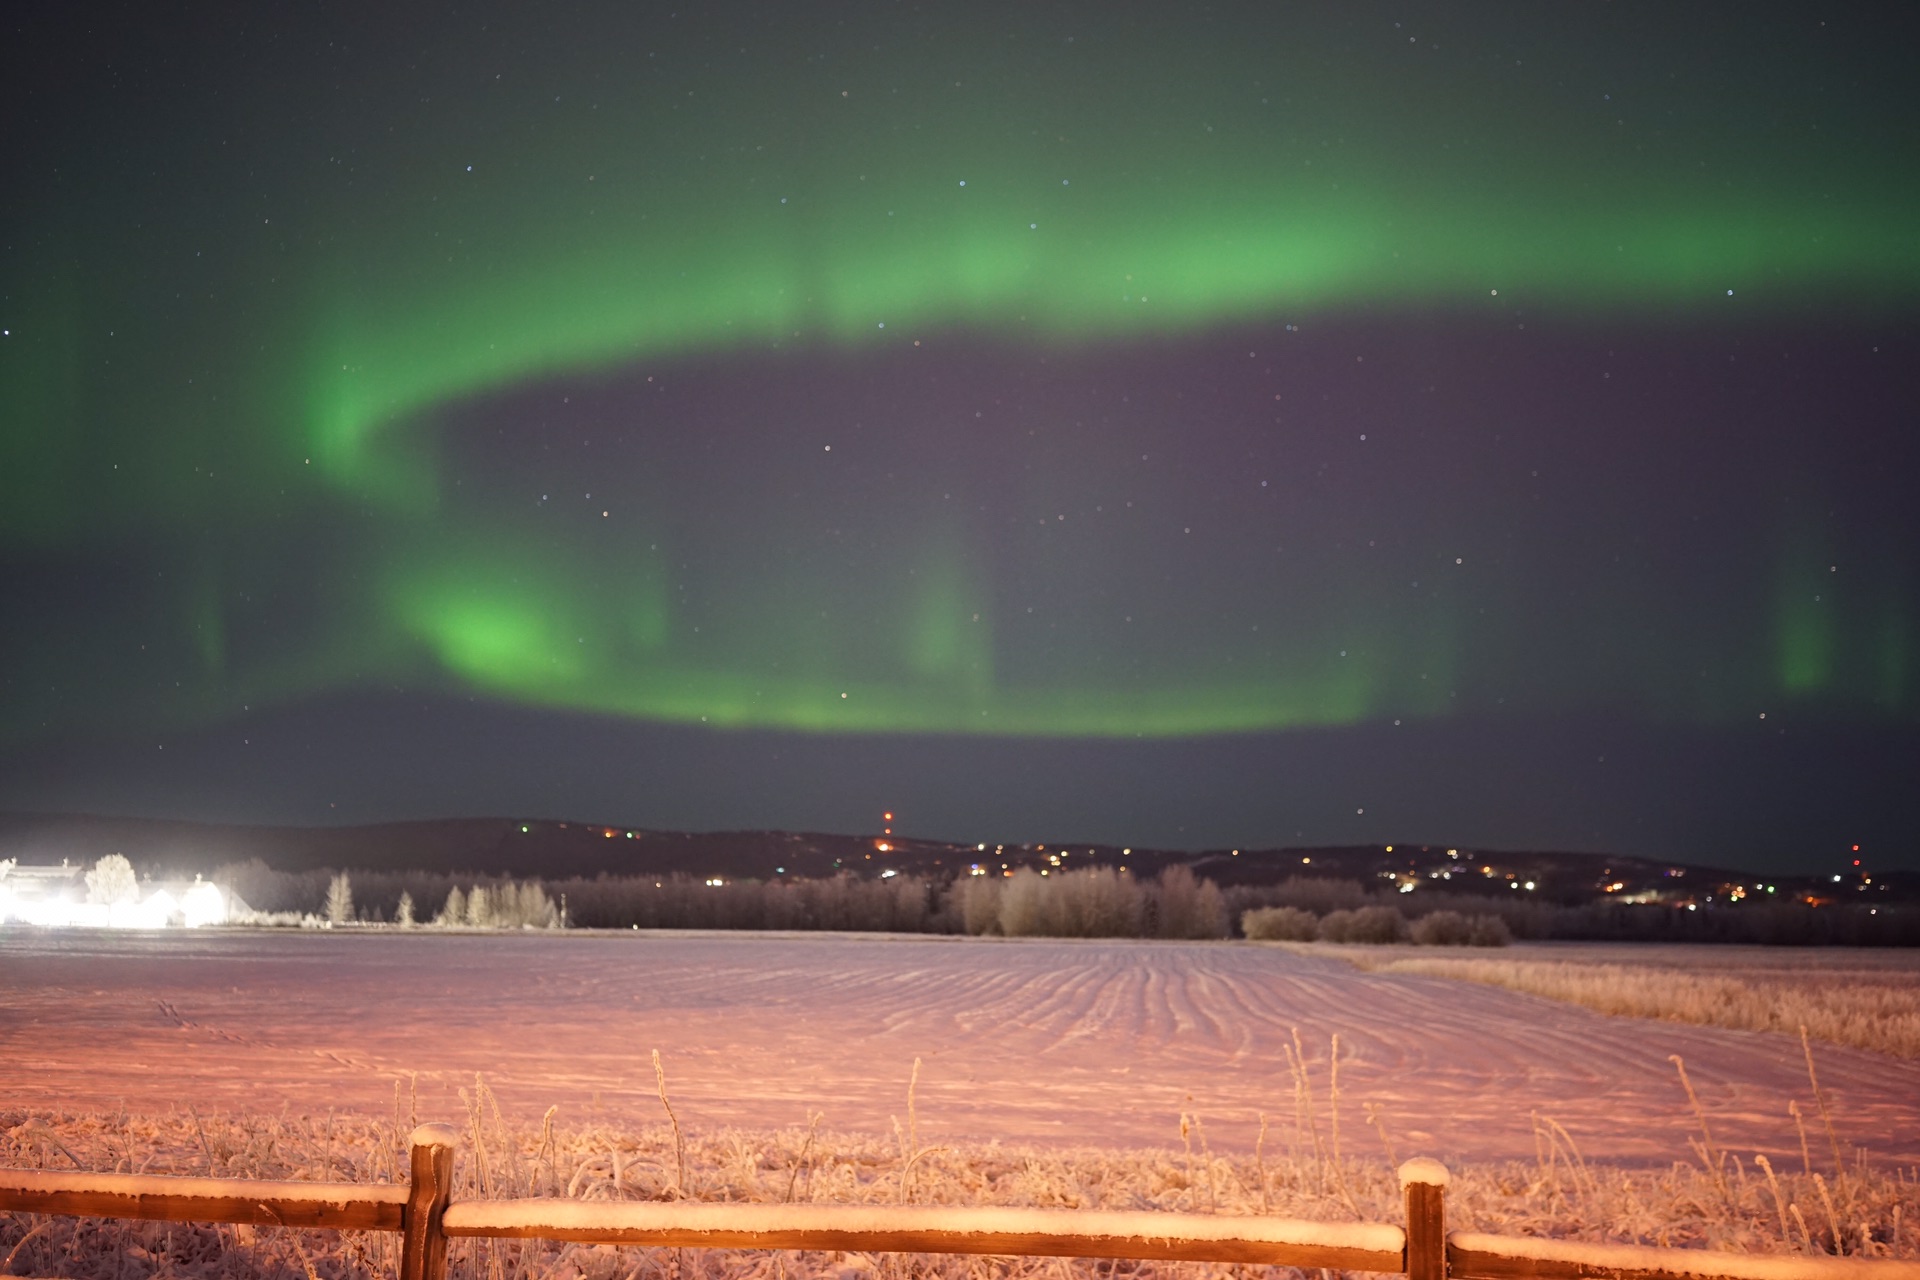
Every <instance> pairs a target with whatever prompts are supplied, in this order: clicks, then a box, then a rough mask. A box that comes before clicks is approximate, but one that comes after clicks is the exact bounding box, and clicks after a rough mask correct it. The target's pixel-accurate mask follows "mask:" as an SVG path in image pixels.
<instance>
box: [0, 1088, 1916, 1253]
mask: <svg viewBox="0 0 1920 1280" xmlns="http://www.w3.org/2000/svg"><path fill="white" fill-rule="evenodd" d="M1296 1083H1297V1084H1298V1085H1299V1086H1300V1087H1298V1088H1297V1089H1296V1092H1295V1097H1294V1099H1293V1103H1294V1107H1293V1111H1292V1113H1291V1114H1288V1115H1283V1116H1270V1117H1268V1118H1267V1122H1266V1124H1265V1126H1264V1127H1263V1129H1262V1131H1261V1133H1260V1135H1259V1137H1258V1140H1257V1141H1256V1142H1255V1143H1254V1144H1253V1146H1252V1150H1251V1151H1250V1152H1243V1153H1235V1154H1225V1153H1223V1152H1221V1151H1219V1150H1217V1149H1215V1147H1214V1145H1213V1144H1212V1142H1210V1140H1209V1134H1208V1129H1207V1126H1206V1124H1205V1122H1204V1120H1203V1118H1201V1117H1183V1119H1182V1122H1181V1125H1180V1130H1179V1132H1178V1133H1177V1134H1170V1135H1169V1142H1168V1144H1167V1145H1166V1146H1164V1147H1160V1148H1152V1149H1136V1150H1111V1149H1105V1148H1093V1147H1040V1146H1020V1145H1014V1144H1005V1143H997V1142H996V1143H971V1144H942V1145H932V1146H930V1145H924V1144H922V1143H921V1141H920V1139H919V1136H918V1125H917V1119H916V1117H915V1115H914V1112H913V1108H912V1096H911V1092H910V1093H909V1095H908V1098H907V1099H906V1101H907V1106H906V1107H905V1108H903V1113H904V1116H905V1119H904V1122H903V1121H902V1120H901V1119H899V1118H894V1119H893V1120H892V1123H891V1132H890V1133H882V1134H875V1133H854V1132H836V1131H829V1130H824V1129H821V1128H819V1127H818V1124H817V1122H816V1124H815V1125H814V1126H812V1127H798V1126H796V1127H790V1128H784V1129H767V1130H746V1129H731V1128H724V1129H714V1130H711V1131H686V1132H682V1131H681V1130H680V1129H678V1128H677V1127H676V1126H674V1125H672V1124H670V1123H666V1122H664V1121H663V1122H662V1123H660V1124H657V1125H652V1126H646V1127H638V1128H636V1127H625V1126H612V1125H607V1124H602V1123H598V1122H596V1121H595V1120H594V1119H593V1117H592V1116H591V1115H588V1116H584V1117H578V1118H573V1119H571V1120H568V1121H562V1120H561V1119H560V1118H559V1117H558V1116H557V1114H556V1112H557V1110H558V1109H557V1108H556V1109H555V1110H554V1111H549V1112H548V1113H547V1116H546V1118H545V1121H544V1123H543V1124H541V1125H540V1126H538V1127H525V1128H515V1127H513V1126H512V1125H510V1124H509V1122H508V1121H507V1120H506V1119H504V1118H503V1114H502V1112H501V1110H500V1108H499V1107H498V1106H497V1105H496V1104H495V1103H494V1101H493V1098H492V1096H491V1094H490V1093H489V1091H488V1090H487V1088H486V1086H485V1085H484V1083H482V1082H480V1081H475V1085H474V1088H473V1089H472V1090H470V1091H465V1092H464V1093H463V1098H464V1099H465V1101H466V1103H467V1111H466V1114H465V1115H464V1116H462V1117H459V1123H460V1128H461V1129H462V1130H463V1133H462V1139H463V1140H462V1146H461V1150H460V1154H459V1157H458V1162H457V1166H456V1179H457V1191H456V1196H457V1197H458V1198H475V1197H478V1198H510V1197H520V1196H565V1197H572V1198H577V1199H584V1200H654V1201H671V1200H676V1199H691V1200H698V1201H707V1202H735V1203H739V1202H746V1203H762V1204H778V1203H818V1204H853V1205H894V1204H929V1205H967V1206H1019V1207H1034V1208H1065V1209H1120V1210H1136V1211H1137V1210H1156V1211H1173V1212H1188V1213H1208V1214H1261V1213H1270V1214H1275V1215H1281V1216H1287V1217H1296V1218H1306V1219H1313V1220H1323V1221H1341V1220H1355V1219H1360V1220H1373V1221H1384V1222H1399V1221H1400V1220H1401V1218H1402V1209H1401V1202H1400V1191H1399V1185H1398V1182H1397V1179H1396V1177H1395V1173H1394V1169H1393V1166H1392V1164H1391V1162H1390V1160H1387V1159H1378V1158H1373V1159H1362V1158H1355V1157H1353V1156H1351V1155H1348V1154H1345V1153H1343V1152H1342V1151H1341V1148H1340V1146H1339V1135H1338V1133H1337V1131H1330V1127H1329V1125H1328V1123H1327V1120H1326V1118H1325V1117H1326V1116H1327V1115H1328V1114H1330V1111H1331V1109H1330V1108H1328V1107H1327V1106H1326V1102H1327V1101H1328V1099H1326V1098H1320V1099H1316V1098H1315V1097H1314V1093H1315V1088H1314V1087H1312V1086H1313V1084H1314V1082H1310V1081H1308V1080H1306V1079H1305V1078H1304V1077H1302V1076H1300V1075H1298V1074H1297V1073H1296ZM421 1118H427V1117H417V1116H415V1115H414V1114H413V1113H412V1108H411V1105H410V1104H409V1103H408V1102H407V1101H406V1100H404V1099H403V1098H402V1097H400V1096H399V1095H398V1094H396V1097H395V1100H394V1106H393V1110H392V1114H391V1115H388V1116H381V1117H367V1116H333V1115H328V1116H325V1117H314V1116H293V1115H289V1114H286V1113H282V1114H279V1115H198V1114H195V1113H193V1112H185V1113H180V1112H173V1113H168V1114H165V1115H160V1116H132V1115H125V1114H121V1115H103V1114H46V1113H33V1114H28V1113H23V1112H17V1111H16V1112H11V1113H0V1164H5V1165H9V1166H15V1167H26V1168H45V1169H84V1170H90V1171H98V1172H118V1173H167V1174H184V1175H217V1176H221V1177H239V1178H262V1179H293V1180H313V1181H334V1182H362V1183H364V1182H389V1181H400V1180H403V1179H404V1177H405V1168H406V1154H405V1151H404V1143H405V1140H406V1135H407V1134H408V1133H409V1132H410V1131H411V1129H412V1126H413V1124H414V1122H415V1120H416V1119H421ZM1535 1133H1536V1143H1537V1152H1536V1158H1535V1159H1534V1160H1532V1161H1528V1162H1510V1163H1499V1164H1493V1163H1488V1164H1477V1165H1459V1166H1455V1167H1454V1168H1453V1169H1452V1170H1451V1172H1452V1182H1451V1185H1450V1187H1449V1190H1448V1198H1447V1212H1448V1221H1449V1226H1450V1227H1452V1228H1455V1229H1461V1230H1470V1231H1491V1232H1499V1233H1503V1234H1524V1235H1538V1236H1549V1237H1554V1238H1560V1239H1569V1240H1586V1241H1613V1242H1621V1243H1638V1244H1652V1245H1660V1246H1671V1247H1703V1248H1710V1249H1723V1250H1731V1251H1735V1252H1742V1253H1757V1254H1832V1253H1835V1252H1841V1253H1846V1254H1849V1255H1858V1256H1869V1257H1889V1256H1892V1257H1906V1258H1912V1257H1916V1256H1920V1232H1916V1229H1915V1228H1916V1223H1915V1216H1916V1210H1920V1189H1917V1186H1920V1184H1917V1182H1916V1178H1917V1177H1920V1171H1916V1170H1913V1169H1883V1168H1875V1167H1870V1166H1869V1165H1867V1164H1866V1162H1865V1161H1864V1159H1863V1158H1862V1157H1860V1156H1859V1155H1857V1154H1855V1155H1851V1156H1848V1155H1844V1154H1843V1155H1842V1160H1843V1165H1844V1167H1842V1168H1840V1169H1838V1170H1836V1169H1835V1168H1833V1167H1831V1162H1830V1161H1829V1162H1828V1165H1827V1166H1825V1167H1821V1160H1820V1158H1819V1157H1812V1158H1811V1163H1812V1164H1813V1165H1814V1166H1816V1168H1814V1169H1804V1168H1794V1169H1784V1168H1771V1167H1769V1166H1768V1165H1767V1163H1766V1161H1765V1160H1764V1158H1761V1157H1757V1156H1751V1155H1747V1156H1743V1155H1742V1154H1741V1153H1738V1152H1729V1151H1720V1150H1717V1149H1712V1148H1708V1147H1706V1146H1704V1145H1702V1146H1700V1147H1699V1148H1698V1149H1697V1154H1698V1156H1699V1158H1698V1159H1697V1160H1696V1161H1694V1162H1690V1163H1675V1164H1673V1165H1671V1166H1669V1167H1667V1168H1664V1169H1636V1168H1624V1167H1614V1166H1602V1165H1592V1164H1588V1163H1587V1162H1586V1161H1585V1160H1584V1159H1583V1158H1582V1157H1581V1155H1580V1153H1579V1152H1578V1151H1577V1150H1576V1149H1575V1147H1574V1144H1573V1141H1572V1139H1571V1138H1570V1137H1568V1135H1567V1134H1566V1133H1565V1131H1564V1130H1562V1129H1560V1127H1559V1126H1558V1125H1556V1124H1555V1123H1554V1122H1553V1121H1551V1120H1549V1119H1540V1120H1537V1121H1536V1122H1535ZM1382 1136H1384V1137H1387V1138H1389V1140H1390V1136H1391V1135H1384V1134H1383V1135H1382ZM1351 1138H1352V1135H1349V1139H1350V1140H1351ZM1821 1155H1822V1156H1824V1155H1825V1152H1824V1151H1822V1152H1821ZM397 1249H398V1237H397V1236H392V1235H384V1234H371V1233H352V1232H339V1233H336V1232H319V1231H275V1230H267V1229H257V1228H250V1227H244V1226H239V1227H230V1226H210V1225H191V1224H168V1223H143V1222H121V1221H111V1220H100V1219H73V1218H59V1217H34V1216H28V1215H0V1273H4V1274H16V1275H33V1276H56V1275H57V1276H65V1277H75V1278H76V1280H109V1278H110V1280H129V1277H135V1276H148V1275H152V1276H180V1277H193V1278H195V1280H200V1278H205V1280H241V1277H247V1278H249V1280H253V1278H259V1280H275V1278H278V1277H285V1278H286V1280H347V1278H349V1277H360V1276H387V1275H391V1274H393V1268H394V1266H395V1262H396V1253H397ZM452 1259H453V1271H454V1274H456V1275H461V1276H466V1277H485V1280H553V1278H562V1280H655V1278H658V1280H689V1278H691V1277H706V1276H715V1277H718V1276H747V1277H781V1278H783V1280H784V1277H787V1276H794V1277H802V1276H804V1277H813V1276H831V1277H835V1278H836V1280H867V1278H868V1277H872V1280H896V1278H904V1277H907V1276H927V1277H941V1278H942V1280H962V1278H967V1280H999V1278H1002V1277H1009V1278H1010V1277H1039V1276H1063V1275H1067V1274H1089V1275H1097V1276H1103V1277H1104V1276H1146V1275H1155V1276H1159V1275H1181V1276H1191V1277H1203V1276H1208V1277H1211V1276H1223V1277H1224V1276H1229V1275H1231V1276H1233V1277H1236V1280H1240V1278H1247V1277H1251V1276H1254V1275H1256V1274H1257V1275H1262V1276H1271V1277H1276V1278H1278V1277H1281V1276H1287V1275H1292V1274H1295V1273H1293V1272H1292V1271H1291V1270H1290V1269H1287V1268H1258V1267H1226V1266H1206V1265H1200V1264H1171V1263H1150V1262H1141V1263H1133V1262H1098V1263H1093V1262H1073V1261H1061V1260H1057V1259H1039V1258H1022V1259H1004V1258H970V1257H959V1256H901V1255H871V1256H869V1255H861V1254H845V1253H764V1252H757V1251H748V1250H711V1251H701V1250H673V1249H656V1250H648V1249H637V1248H627V1249H615V1248H611V1247H604V1246H583V1245H572V1244H555V1243H548V1242H540V1241H525V1242H522V1241H481V1240H467V1241H455V1242H454V1243H453V1246H452Z"/></svg>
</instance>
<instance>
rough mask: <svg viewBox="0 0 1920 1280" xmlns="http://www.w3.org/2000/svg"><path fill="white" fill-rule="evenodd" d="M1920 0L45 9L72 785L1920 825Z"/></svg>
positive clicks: (29, 332)
mask: <svg viewBox="0 0 1920 1280" xmlns="http://www.w3.org/2000/svg"><path fill="white" fill-rule="evenodd" d="M40 10H45V12H40ZM401 10H405V11H404V12H401ZM236 15H239V16H236ZM1901 21H1902V22H1904V23H1905V25H1900V24H1895V25H1891V26H1890V25H1889V24H1888V22H1887V20H1886V13H1885V11H1884V9H1882V8H1881V7H1878V6H1854V7H1841V8H1837V9H1823V8H1820V7H1817V6H1816V7H1814V8H1811V9H1809V8H1804V7H1800V6H1773V5H1765V4H1747V3H1741V4H1731V3H1728V4H1699V5H1673V4H1670V3H1648V4H1610V5H1590V6H1579V7H1572V6H1537V5H1519V4H1515V5H1511V6H1493V5H1485V4H1479V5H1460V6H1434V5H1413V6H1390V5H1380V4H1370V3H1364V2H1362V3H1338V4H1335V3H1320V4H1311V5H1305V4H1293V3H1259V4H1246V5H1233V4H1224V5H1213V6H1210V7H1206V8H1201V7H1199V6H1192V5H1174V4H1167V5H1137V4H1135V5H1130V4H1124V3H1120V4H1116V3H1101V4H1088V5H1066V4H1054V5H1030V4H1015V5H993V4H967V5H922V6H917V7H916V6H909V5H900V4H848V5H834V6H812V5H801V4H771V3H760V4H734V5H694V4H689V5H687V6H685V7H683V8H682V9H681V10H679V11H675V10H673V9H671V8H669V7H667V6H664V5H637V4H615V3H585V4H542V5H538V6H530V5H509V4H499V3H487V2H483V3H479V4H472V5H464V6H460V7H459V8H457V9H454V8H448V9H446V10H442V11H433V12H428V11H427V10H426V8H425V7H424V6H422V7H415V6H370V5H369V6H340V5H334V6H325V7H322V6H311V5H301V6H291V5H286V6H281V5H273V4H268V5H260V6H248V7H242V8H237V9H235V8H231V7H227V6H162V5H141V6H127V7H124V8H122V9H120V10H118V11H116V10H115V9H114V8H113V7H111V6H37V7H29V6H15V7H14V8H13V10H11V11H10V12H9V14H8V16H7V19H6V23H7V31H6V34H5V35H4V38H0V46H4V52H0V101H4V103H5V107H4V112H5V114H4V126H3V127H0V163H3V164H4V168H3V169H0V328H3V329H4V330H5V334H4V336H3V337H0V601H4V604H3V605H0V807H5V808H11V809H31V810H76V811H91V812H108V813H130V814H145V815H151V816H174V817H194V818H201V819H212V820H245V821H276V822H352V821H369V820H376V819H388V818H397V817H433V816H446V815H466V814H538V815H546V816H552V817H572V818H579V819H582V820H594V821H608V822H619V823H623V824H632V825H646V826H654V827H678V828H686V829H720V828H745V827H785V828H811V829H826V830H838V831H867V830H875V829H877V827H878V826H879V824H880V817H879V815H880V812H881V811H882V810H883V809H893V810H896V811H897V812H898V822H897V823H896V830H902V831H905V832H907V833H910V834H916V835H925V836H933V837H944V838H952V839H966V840H973V839H981V840H996V841H1013V840H1052V839H1086V840H1093V839H1099V840H1111V841H1115V842H1125V843H1135V844H1147V845H1155V844H1157V845H1169V846H1176V847H1201V846H1207V845H1225V844H1246V845H1270V844H1284V843H1359V842H1362V841H1389V840H1403V841H1416V840H1438V841H1446V842H1449V843H1459V844H1474V845H1481V846H1494V847H1533V848H1541V847H1554V848H1568V849H1591V850H1617V851H1622V852H1633V853H1642V854H1653V855H1660V856H1670V857H1676V858H1682V857H1684V858H1691V859H1694V860H1697V861H1705V862H1719V863H1723V864H1732V865H1743V866H1749V867H1753V868H1755V869H1775V868H1777V869H1800V868H1812V867H1816V866H1824V865H1826V864H1827V863H1828V862H1830V861H1832V860H1833V859H1836V858H1838V857H1839V856H1840V853H1841V851H1842V850H1844V849H1846V848H1847V847H1848V846H1850V845H1851V844H1853V843H1856V842H1858V843H1861V844H1862V845H1863V846H1864V851H1865V853H1866V855H1867V856H1868V857H1869V858H1871V859H1873V860H1874V861H1875V863H1876V864H1877V865H1906V866H1920V818H1916V816H1915V815H1916V806H1915V804H1914V797H1915V795H1917V794H1920V582H1917V581H1916V576H1915V575H1916V569H1917V568H1920V566H1916V556H1917V555H1920V514H1917V510H1920V508H1917V506H1916V499H1915V497H1914V488H1915V483H1914V482H1915V478H1916V476H1920V442H1917V440H1916V433H1915V425H1916V409H1917V408H1920V359H1916V339H1920V137H1917V128H1920V123H1917V122H1920V93H1916V90H1915V88H1914V87H1913V86H1914V77H1913V76H1912V74H1911V65H1910V59H1911V56H1912V55H1911V50H1912V48H1913V47H1914V45H1915V43H1916V38H1917V37H1920V25H1916V23H1915V22H1914V21H1913V20H1911V19H1903V20H1901Z"/></svg>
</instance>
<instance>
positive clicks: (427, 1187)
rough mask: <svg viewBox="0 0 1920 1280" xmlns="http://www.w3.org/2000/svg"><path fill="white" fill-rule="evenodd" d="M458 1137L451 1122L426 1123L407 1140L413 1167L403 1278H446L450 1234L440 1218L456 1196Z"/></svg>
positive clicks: (403, 1245) (402, 1246)
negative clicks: (454, 1156)
mask: <svg viewBox="0 0 1920 1280" xmlns="http://www.w3.org/2000/svg"><path fill="white" fill-rule="evenodd" d="M456 1140H457V1139H456V1136H455V1134H454V1132H453V1126H452V1125H450V1124H423V1125H421V1126H420V1127H419V1128H417V1129H415V1130H414V1131H413V1136H412V1137H410V1138H408V1139H407V1142H408V1145H410V1146H411V1147H412V1148H413V1153H412V1154H413V1166H412V1183H411V1185H410V1187H409V1189H408V1193H407V1211H406V1215H405V1216H404V1217H403V1218H402V1220H401V1228H400V1229H401V1237H400V1280H446V1274H447V1237H446V1233H445V1232H443V1231H442V1230H441V1229H440V1219H441V1217H442V1216H443V1215H444V1214H445V1213H446V1211H447V1201H448V1200H449V1199H451V1198H452V1196H453V1144H454V1142H455V1141H456Z"/></svg>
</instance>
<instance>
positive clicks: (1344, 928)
mask: <svg viewBox="0 0 1920 1280" xmlns="http://www.w3.org/2000/svg"><path fill="white" fill-rule="evenodd" d="M1406 940H1407V918H1406V917H1405V916H1403V915H1401V914H1400V913H1399V912H1398V911H1396V910H1395V909H1394V908H1392V907H1361V908H1360V909H1359V910H1357V911H1334V912H1330V913H1329V914H1327V915H1325V916H1322V917H1321V919H1320V941H1322V942H1365V943H1384V942H1405V941H1406Z"/></svg>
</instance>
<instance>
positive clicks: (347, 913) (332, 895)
mask: <svg viewBox="0 0 1920 1280" xmlns="http://www.w3.org/2000/svg"><path fill="white" fill-rule="evenodd" d="M351 919H353V881H351V880H349V879H347V873H346V872H344V871H342V872H340V873H339V874H338V875H336V876H334V878H333V879H332V880H331V881H330V882H329V883H328V884H327V923H328V924H345V923H347V921H349V920H351Z"/></svg>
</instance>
